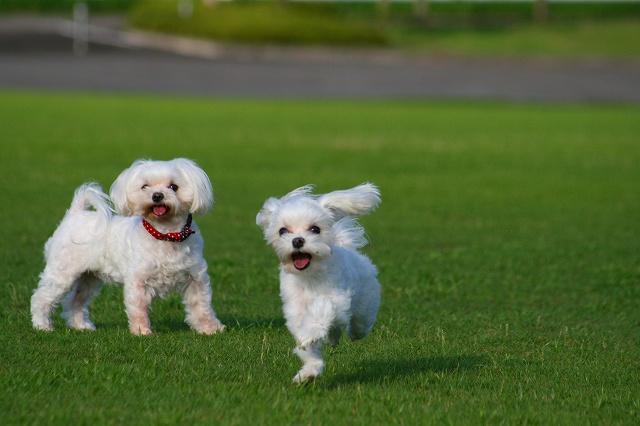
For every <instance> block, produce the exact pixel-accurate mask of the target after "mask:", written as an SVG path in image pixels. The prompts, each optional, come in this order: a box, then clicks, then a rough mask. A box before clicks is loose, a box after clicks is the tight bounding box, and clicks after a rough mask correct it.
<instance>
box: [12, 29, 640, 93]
mask: <svg viewBox="0 0 640 426" xmlns="http://www.w3.org/2000/svg"><path fill="white" fill-rule="evenodd" d="M72 34H73V28H72V25H71V22H70V21H66V20H63V19H53V18H48V19H43V18H34V17H11V18H6V17H5V18H1V19H0V88H12V89H18V88H20V89H23V88H25V89H45V90H85V91H109V92H114V91H115V92H138V93H166V94H186V95H196V96H225V97H256V98H260V97H275V98H278V97H280V98H284V97H287V98H290V97H311V98H354V99H355V98H362V99H384V98H423V99H498V100H515V101H553V102H609V101H614V102H617V101H623V102H631V103H637V102H640V60H636V61H634V60H626V61H606V60H548V59H518V60H515V59H499V60H496V59H486V58H453V57H436V56H413V55H407V54H401V53H397V52H391V51H365V50H346V51H345V50H328V49H279V48H262V49H260V48H240V47H230V46H225V45H217V44H213V43H205V42H193V41H188V40H184V39H175V38H168V37H161V36H152V35H149V34H143V33H131V32H127V31H124V29H123V28H122V23H121V21H120V20H118V19H115V18H107V19H102V20H101V21H97V22H94V21H92V25H91V26H90V28H89V32H88V34H89V36H88V39H89V42H88V51H87V53H86V54H84V55H81V54H76V53H74V48H73V47H74V42H73V38H72ZM79 46H80V47H82V44H80V45H79Z"/></svg>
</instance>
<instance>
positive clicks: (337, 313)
mask: <svg viewBox="0 0 640 426" xmlns="http://www.w3.org/2000/svg"><path fill="white" fill-rule="evenodd" d="M348 309H349V301H348V300H346V301H343V300H342V299H337V300H336V299H335V298H330V297H319V298H317V299H315V300H314V301H313V302H312V303H311V304H310V305H309V308H308V310H307V312H306V314H305V316H304V318H303V320H302V324H301V325H302V326H301V327H300V329H299V331H298V332H297V333H296V334H297V336H296V340H297V343H298V347H299V348H301V349H305V348H307V347H308V346H311V345H313V344H315V343H316V342H320V341H325V342H327V343H329V344H331V345H332V346H335V345H336V344H337V342H338V341H339V339H340V334H341V333H340V328H341V327H343V326H344V325H345V324H346V322H347V321H348V318H349V311H348Z"/></svg>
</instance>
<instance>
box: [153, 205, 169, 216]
mask: <svg viewBox="0 0 640 426" xmlns="http://www.w3.org/2000/svg"><path fill="white" fill-rule="evenodd" d="M166 212H167V208H166V207H165V206H155V207H154V208H153V214H155V215H156V216H162V215H163V214H165V213H166Z"/></svg>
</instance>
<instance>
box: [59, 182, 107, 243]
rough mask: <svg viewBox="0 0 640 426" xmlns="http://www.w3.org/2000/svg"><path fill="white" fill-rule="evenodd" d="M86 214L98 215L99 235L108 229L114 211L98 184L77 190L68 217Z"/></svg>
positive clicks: (91, 183)
mask: <svg viewBox="0 0 640 426" xmlns="http://www.w3.org/2000/svg"><path fill="white" fill-rule="evenodd" d="M84 212H94V213H96V214H97V215H98V223H97V231H98V233H101V231H103V230H104V229H106V227H107V224H108V223H109V221H110V220H111V216H112V212H113V210H112V208H111V205H110V204H109V196H108V195H107V194H105V193H104V191H103V190H102V188H101V187H100V185H99V184H98V183H96V182H89V183H85V184H83V185H82V186H80V187H79V188H78V189H76V193H75V195H74V196H73V201H72V202H71V207H69V210H68V211H67V215H72V214H80V213H84Z"/></svg>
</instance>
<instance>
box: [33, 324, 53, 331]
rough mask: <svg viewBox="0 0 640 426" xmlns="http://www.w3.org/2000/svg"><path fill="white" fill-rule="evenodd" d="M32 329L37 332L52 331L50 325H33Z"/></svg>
mask: <svg viewBox="0 0 640 426" xmlns="http://www.w3.org/2000/svg"><path fill="white" fill-rule="evenodd" d="M33 328H35V329H36V330H39V331H53V326H52V325H51V324H36V323H34V324H33Z"/></svg>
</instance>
